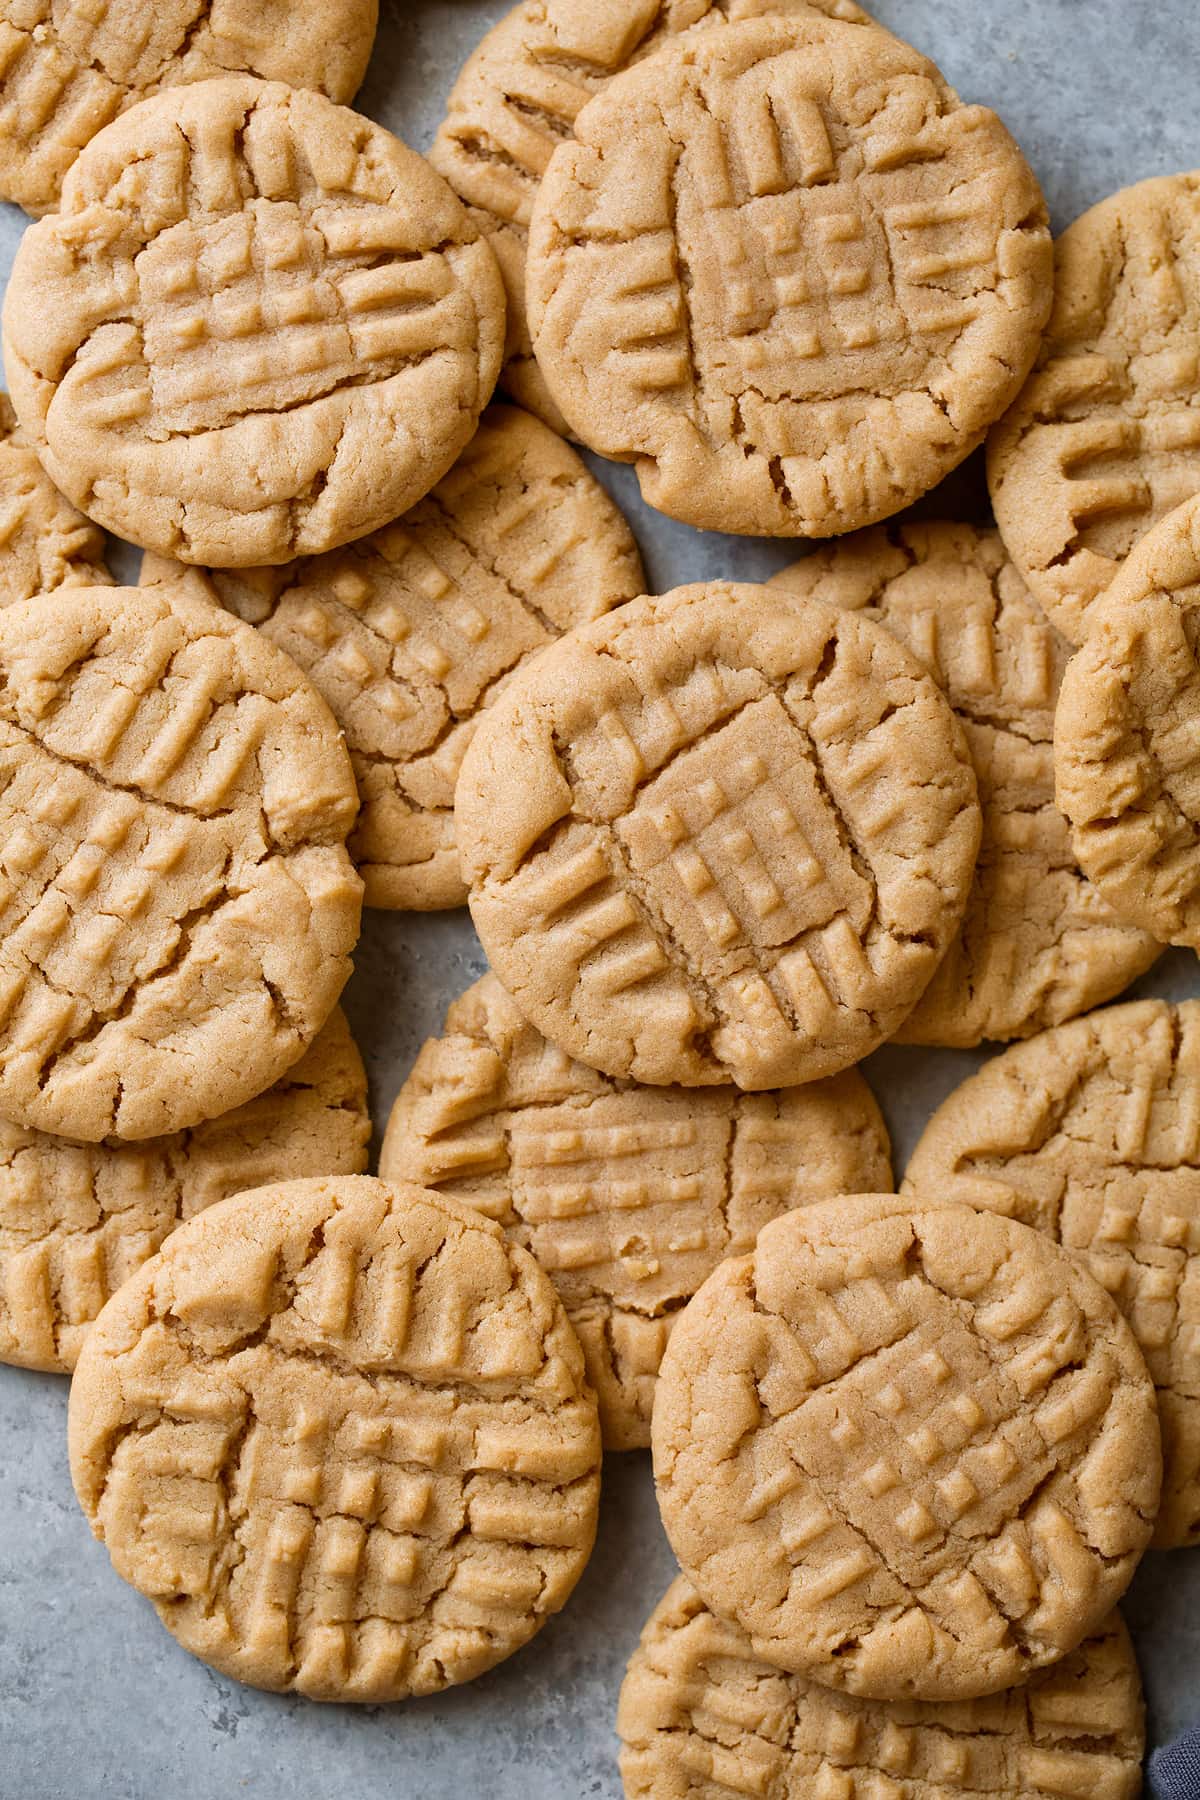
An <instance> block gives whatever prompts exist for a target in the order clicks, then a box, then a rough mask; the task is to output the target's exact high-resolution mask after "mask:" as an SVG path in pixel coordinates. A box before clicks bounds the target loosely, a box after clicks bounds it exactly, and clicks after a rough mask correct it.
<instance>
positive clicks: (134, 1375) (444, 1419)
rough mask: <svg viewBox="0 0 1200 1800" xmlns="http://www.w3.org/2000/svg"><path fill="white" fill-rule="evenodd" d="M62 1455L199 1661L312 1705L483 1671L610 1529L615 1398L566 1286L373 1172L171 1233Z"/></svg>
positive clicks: (108, 1321)
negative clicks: (603, 1401) (605, 1411)
mask: <svg viewBox="0 0 1200 1800" xmlns="http://www.w3.org/2000/svg"><path fill="white" fill-rule="evenodd" d="M68 1436H69V1445H70V1456H71V1474H72V1478H73V1480H74V1483H75V1491H76V1494H77V1495H78V1497H79V1502H80V1505H81V1506H82V1507H83V1510H84V1512H85V1513H86V1514H87V1516H88V1518H89V1520H90V1521H91V1524H92V1529H93V1531H94V1532H95V1534H96V1536H97V1537H99V1538H102V1539H103V1541H104V1543H105V1544H106V1546H107V1548H108V1552H109V1555H110V1556H111V1557H112V1560H113V1566H114V1567H115V1568H116V1570H117V1572H118V1574H120V1575H122V1576H123V1577H124V1579H125V1580H126V1581H129V1582H131V1583H132V1584H133V1586H134V1587H136V1588H138V1589H140V1591H141V1592H142V1593H143V1594H145V1595H146V1596H147V1597H148V1598H149V1599H150V1600H152V1601H153V1602H154V1606H155V1609H156V1610H157V1612H158V1615H159V1617H160V1619H161V1620H162V1621H163V1623H164V1625H166V1627H167V1629H168V1630H169V1631H171V1632H172V1633H173V1635H174V1636H175V1637H177V1638H178V1639H179V1641H180V1643H181V1644H182V1645H183V1646H184V1648H185V1649H187V1650H190V1651H191V1652H192V1654H193V1655H195V1656H198V1657H200V1658H202V1660H203V1661H205V1662H207V1663H210V1664H212V1666H213V1667H214V1668H217V1669H219V1670H221V1671H222V1673H223V1674H226V1675H230V1676H233V1677H234V1678H235V1679H236V1680H238V1681H248V1682H250V1683H252V1684H253V1685H254V1686H255V1687H264V1688H271V1689H276V1690H280V1691H285V1690H286V1691H293V1692H297V1693H302V1694H306V1695H308V1696H309V1698H311V1699H315V1700H358V1701H386V1700H399V1699H404V1698H406V1697H407V1696H409V1695H413V1694H428V1693H432V1692H434V1691H436V1690H437V1689H440V1688H444V1687H447V1686H450V1685H452V1684H453V1683H455V1682H461V1681H469V1680H471V1679H472V1678H473V1677H474V1676H476V1675H480V1674H482V1673H483V1672H484V1670H485V1669H490V1668H491V1667H492V1666H493V1665H494V1664H495V1663H498V1662H500V1661H501V1660H502V1659H503V1658H504V1657H506V1656H510V1655H511V1654H512V1652H513V1651H514V1650H518V1649H520V1647H521V1645H522V1644H524V1643H526V1642H527V1641H528V1640H529V1639H530V1638H531V1637H532V1636H533V1635H534V1633H535V1632H537V1631H538V1630H539V1629H540V1627H541V1626H542V1625H543V1624H544V1622H545V1620H546V1619H547V1618H548V1617H549V1616H550V1614H551V1613H554V1612H557V1611H558V1610H559V1608H560V1607H561V1606H562V1605H563V1604H564V1602H565V1601H566V1599H567V1597H568V1595H569V1594H570V1592H571V1590H572V1588H573V1587H574V1586H575V1583H576V1581H577V1580H578V1579H579V1576H580V1574H581V1573H582V1571H583V1568H584V1565H585V1563H586V1562H587V1559H588V1555H589V1553H590V1551H591V1547H592V1541H593V1538H594V1536H595V1529H596V1510H597V1504H598V1500H599V1491H600V1431H599V1426H598V1424H597V1420H596V1403H595V1400H594V1399H593V1397H592V1395H591V1393H590V1392H589V1391H588V1389H587V1387H586V1384H585V1382H584V1374H583V1356H582V1353H581V1351H580V1348H579V1344H578V1342H577V1340H576V1338H575V1335H574V1333H573V1332H572V1330H571V1327H570V1326H569V1325H568V1323H567V1320H566V1315H565V1314H564V1312H563V1309H562V1306H561V1304H560V1303H559V1301H558V1299H557V1297H556V1295H555V1292H554V1289H553V1287H552V1286H551V1285H550V1281H549V1279H548V1277H547V1276H546V1275H544V1274H543V1273H542V1271H541V1270H540V1269H539V1268H538V1266H537V1264H536V1263H535V1262H534V1260H533V1258H532V1257H531V1256H529V1255H527V1254H526V1252H525V1251H524V1250H521V1249H519V1248H517V1247H516V1246H515V1245H511V1244H508V1243H506V1241H505V1238H504V1234H503V1232H502V1231H501V1230H500V1228H499V1226H498V1225H493V1224H491V1223H490V1221H488V1220H487V1219H483V1218H481V1217H480V1216H479V1214H478V1213H473V1212H471V1211H470V1210H469V1209H468V1208H467V1207H463V1206H458V1205H457V1204H456V1203H455V1202H454V1201H451V1200H446V1199H443V1198H442V1197H440V1196H439V1195H435V1194H427V1193H423V1192H422V1191H421V1190H420V1189H419V1188H413V1187H408V1186H399V1187H388V1186H386V1185H385V1184H384V1183H383V1182H380V1181H372V1180H369V1179H368V1178H367V1177H365V1176H361V1175H359V1176H355V1175H348V1176H342V1177H340V1178H334V1179H331V1180H324V1181H293V1182H285V1183H283V1184H282V1185H279V1186H272V1187H264V1188H256V1189H254V1190H253V1191H252V1192H250V1193H247V1194H239V1195H236V1196H235V1197H234V1198H233V1199H230V1200H224V1201H221V1202H220V1203H219V1204H218V1205H216V1206H212V1207H209V1208H207V1209H206V1210H205V1211H204V1212H202V1213H198V1214H197V1215H196V1217H195V1218H193V1219H190V1220H189V1221H188V1223H187V1224H186V1225H181V1226H180V1228H179V1230H178V1231H176V1232H174V1233H172V1235H171V1236H170V1237H169V1238H168V1239H167V1241H166V1243H165V1244H164V1245H163V1247H162V1249H161V1250H160V1251H159V1252H158V1254H157V1256H155V1257H153V1258H152V1259H151V1260H150V1262H148V1263H147V1264H145V1266H144V1267H143V1268H141V1269H140V1270H139V1271H138V1272H137V1274H135V1275H133V1276H131V1278H130V1279H129V1280H128V1281H127V1282H126V1283H125V1284H124V1286H123V1287H122V1288H121V1289H120V1290H119V1292H118V1293H117V1294H115V1295H114V1296H113V1298H112V1299H111V1300H110V1301H109V1303H108V1305H107V1306H106V1307H105V1308H104V1311H103V1312H102V1313H101V1315H100V1317H99V1319H98V1320H97V1321H96V1323H95V1325H94V1326H93V1327H92V1330H91V1332H90V1333H89V1335H88V1338H87V1341H86V1343H85V1344H84V1346H83V1351H82V1354H81V1355H80V1358H79V1364H78V1367H77V1369H76V1371H75V1378H74V1380H73V1382H72V1384H71V1407H70V1420H69V1433H68Z"/></svg>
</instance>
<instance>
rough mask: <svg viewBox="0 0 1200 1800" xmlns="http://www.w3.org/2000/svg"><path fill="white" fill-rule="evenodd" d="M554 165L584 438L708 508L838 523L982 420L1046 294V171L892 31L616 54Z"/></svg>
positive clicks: (542, 347) (551, 375)
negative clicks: (622, 66)
mask: <svg viewBox="0 0 1200 1800" xmlns="http://www.w3.org/2000/svg"><path fill="white" fill-rule="evenodd" d="M574 129H575V136H574V138H573V139H572V140H570V141H568V142H565V143H563V144H561V145H560V146H559V147H558V149H556V150H555V152H554V154H553V156H552V157H551V159H550V162H549V165H548V167H547V169H546V173H545V176H544V177H543V180H542V183H541V186H540V188H539V189H538V195H537V200H536V203H535V206H534V213H533V220H532V223H531V226H530V235H529V258H528V264H527V272H528V275H527V298H528V306H529V321H530V327H531V330H532V334H533V342H534V348H535V351H536V354H537V359H538V364H539V367H540V369H541V372H542V374H543V376H544V377H545V379H546V382H547V385H548V386H549V389H550V393H551V396H552V398H553V399H554V401H555V403H556V404H557V406H558V407H559V408H560V410H561V411H562V413H563V415H564V417H565V418H566V420H567V421H568V423H569V424H570V426H571V428H572V430H573V431H574V432H575V433H576V434H577V435H578V437H579V438H580V439H581V441H582V442H583V443H585V444H588V445H589V446H590V447H591V448H592V449H593V450H598V451H600V452H601V453H602V454H603V455H605V456H610V457H614V458H615V459H616V460H617V461H619V462H628V463H633V464H634V465H635V467H636V469H637V474H638V480H639V482H640V484H641V489H642V493H643V496H644V497H645V499H646V500H647V501H648V502H649V503H650V504H651V505H652V506H656V507H658V508H659V509H660V510H661V511H663V512H666V513H669V514H670V515H671V516H672V517H674V518H678V519H682V520H684V521H686V522H687V523H689V524H692V525H698V526H701V527H704V528H707V529H714V530H723V531H732V532H741V533H753V534H765V535H768V536H773V537H830V536H836V535H838V534H840V533H842V532H845V531H850V530H852V529H854V528H855V527H856V526H860V525H869V524H872V523H873V522H874V521H876V520H878V519H881V518H886V517H888V516H889V515H890V514H892V513H895V512H898V511H899V510H900V509H901V508H902V507H903V506H906V505H908V504H909V502H911V501H913V500H916V499H918V498H919V497H920V496H921V495H922V494H923V493H925V492H926V491H927V490H928V489H929V488H931V487H933V486H934V485H935V484H936V483H937V482H938V481H940V480H941V478H942V477H943V476H944V475H946V474H947V473H948V472H949V471H950V470H951V469H953V468H954V467H955V466H956V465H957V464H958V463H960V462H961V461H962V460H963V458H964V457H965V456H966V455H967V454H968V453H969V451H971V450H972V449H973V448H974V447H975V445H976V444H977V443H978V442H979V441H980V439H981V438H982V436H983V433H984V432H985V431H986V429H987V427H988V426H989V425H991V424H992V423H993V422H994V421H995V420H996V419H997V418H998V417H999V416H1000V414H1001V413H1002V412H1003V411H1004V409H1005V407H1006V406H1008V404H1009V403H1010V401H1011V400H1012V399H1013V398H1014V397H1015V395H1016V393H1017V391H1018V389H1019V388H1020V385H1021V383H1022V381H1023V380H1024V377H1025V374H1026V372H1027V371H1028V369H1029V367H1030V365H1031V364H1032V362H1033V359H1034V356H1035V354H1036V352H1037V346H1038V342H1039V340H1040V337H1041V331H1042V327H1043V325H1044V324H1045V321H1046V317H1047V315H1048V313H1049V309H1050V302H1051V271H1052V253H1051V243H1050V235H1049V231H1048V228H1047V223H1046V208H1045V203H1044V201H1043V200H1042V196H1041V192H1040V190H1039V188H1038V185H1037V182H1036V180H1035V179H1034V176H1033V174H1032V172H1031V170H1030V169H1029V166H1028V164H1027V163H1026V162H1025V159H1024V157H1023V156H1022V155H1021V153H1020V151H1019V149H1018V148H1017V146H1016V144H1015V143H1014V142H1013V140H1012V138H1011V137H1010V136H1009V134H1008V132H1007V131H1006V130H1005V128H1004V126H1003V125H1002V124H1001V122H1000V120H999V119H998V118H997V117H996V115H995V114H994V113H991V112H989V111H987V110H986V109H985V108H983V107H979V106H964V105H963V104H962V103H961V102H960V101H959V99H958V97H957V95H956V94H955V93H954V92H953V90H952V89H951V88H949V87H948V86H947V85H946V83H945V81H944V80H943V78H942V76H941V75H940V74H939V72H938V71H937V69H935V68H934V66H933V64H932V63H930V62H928V61H927V60H926V59H925V58H924V57H923V56H920V55H919V54H918V53H917V52H916V51H915V50H912V49H910V48H909V47H908V46H907V45H905V44H901V43H900V42H899V41H898V40H897V39H895V38H892V37H890V36H889V35H888V34H887V33H886V32H883V31H875V30H872V29H869V28H864V27H862V26H857V25H850V24H845V23H841V22H839V21H837V20H831V19H826V18H817V19H813V18H812V17H807V18H804V17H800V16H793V15H790V14H789V15H788V16H787V17H786V18H762V19H758V20H746V21H743V22H742V23H740V24H735V25H728V26H725V27H723V28H722V29H721V30H717V31H709V32H700V33H699V34H696V35H693V36H688V37H685V38H679V39H675V40H674V41H673V42H671V43H669V44H668V45H666V47H664V48H663V49H661V50H659V51H657V52H656V54H655V55H654V56H653V57H650V58H648V59H646V60H645V61H643V62H640V63H638V64H636V65H635V66H634V67H633V68H630V69H627V70H625V71H624V73H623V74H621V75H618V76H617V77H616V78H615V79H614V80H613V81H611V82H610V83H609V84H608V86H607V87H606V88H605V89H604V91H603V92H602V93H600V94H598V95H597V96H596V97H595V98H594V99H592V100H590V101H589V102H588V104H587V106H586V107H585V108H584V109H583V111H582V112H581V113H580V114H579V116H578V117H577V119H576V120H575V127H574Z"/></svg>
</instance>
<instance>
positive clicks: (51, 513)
mask: <svg viewBox="0 0 1200 1800" xmlns="http://www.w3.org/2000/svg"><path fill="white" fill-rule="evenodd" d="M111 580H112V576H111V575H110V574H109V572H108V569H107V568H106V566H105V562H104V533H103V532H102V531H99V530H97V528H96V526H95V525H93V524H92V522H91V520H90V519H85V518H84V516H83V514H82V513H78V512H76V510H75V508H74V507H73V506H72V505H71V503H70V501H69V500H67V499H65V498H64V496H63V495H62V494H60V493H59V491H58V489H57V488H56V487H55V485H54V483H53V482H52V481H51V479H50V477H49V476H48V475H47V473H46V471H45V469H43V467H42V465H41V463H40V462H39V461H38V459H37V457H36V456H35V454H34V452H33V449H32V448H31V446H30V445H29V443H28V442H27V440H26V438H25V437H24V435H23V434H22V432H21V431H20V429H19V427H18V425H17V418H16V414H15V413H14V412H13V409H12V407H11V405H10V404H9V400H8V395H7V394H0V606H7V605H8V603H9V602H10V601H11V600H28V599H29V598H30V597H31V596H32V595H34V594H48V593H52V592H53V590H54V589H55V588H59V587H103V586H104V585H105V584H106V583H107V582H110V581H111Z"/></svg>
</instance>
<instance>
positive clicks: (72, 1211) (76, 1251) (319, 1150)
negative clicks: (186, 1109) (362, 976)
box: [0, 1010, 371, 1373]
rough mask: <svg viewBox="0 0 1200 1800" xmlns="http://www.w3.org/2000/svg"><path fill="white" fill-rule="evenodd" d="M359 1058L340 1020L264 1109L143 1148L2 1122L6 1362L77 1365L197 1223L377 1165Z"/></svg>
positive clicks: (0, 1337) (252, 1107) (0, 1319)
mask: <svg viewBox="0 0 1200 1800" xmlns="http://www.w3.org/2000/svg"><path fill="white" fill-rule="evenodd" d="M370 1135H371V1121H370V1118H369V1116H368V1113H367V1078H366V1073H365V1071H364V1069H363V1066H362V1058H361V1057H360V1056H359V1054H358V1051H357V1049H356V1048H355V1044H354V1040H353V1038H352V1037H351V1036H350V1028H349V1026H348V1025H347V1023H346V1020H345V1017H344V1016H343V1014H342V1013H341V1011H340V1010H335V1011H334V1013H333V1014H332V1015H331V1017H330V1018H329V1020H328V1022H327V1023H326V1024H325V1025H324V1026H323V1027H322V1028H321V1030H320V1031H319V1032H318V1034H317V1036H316V1038H315V1039H314V1041H313V1043H312V1045H311V1046H310V1047H309V1049H308V1051H307V1052H306V1053H305V1055H304V1056H302V1057H301V1059H300V1061H299V1062H298V1063H296V1064H295V1065H294V1066H293V1067H292V1068H290V1069H289V1070H288V1071H287V1073H286V1074H285V1075H282V1076H281V1077H280V1079H279V1080H278V1081H277V1082H276V1083H275V1085H274V1087H270V1088H268V1089H267V1091H266V1093H265V1094H260V1095H259V1096H258V1097H257V1099H254V1100H247V1101H246V1102H245V1103H244V1105H242V1106H239V1107H235V1109H234V1110H233V1112H229V1113H223V1114H222V1116H221V1117H220V1118H219V1119H211V1120H209V1121H208V1122H207V1123H205V1124H203V1125H197V1126H194V1127H193V1129H192V1130H190V1131H179V1132H176V1133H174V1134H173V1135H172V1136H171V1137H166V1138H153V1139H151V1140H149V1141H148V1142H146V1143H142V1144H122V1143H119V1142H116V1141H113V1142H111V1143H107V1144H76V1143H71V1142H70V1141H69V1140H68V1139H66V1138H59V1137H51V1136H50V1135H49V1133H48V1132H44V1131H30V1130H27V1129H25V1128H24V1127H23V1126H20V1125H10V1124H9V1123H8V1122H7V1121H6V1120H0V1361H4V1362H11V1363H21V1364H23V1365H24V1366H25V1367H26V1368H32V1369H50V1370H61V1371H63V1372H64V1373H65V1372H66V1371H68V1370H70V1369H73V1368H74V1366H75V1361H76V1358H77V1357H78V1355H79V1348H80V1345H81V1344H82V1343H83V1340H84V1338H85V1337H86V1336H87V1333H88V1330H89V1329H90V1327H91V1323H92V1321H93V1319H95V1317H96V1315H97V1314H98V1313H99V1311H100V1308H101V1307H102V1306H103V1305H104V1303H105V1302H106V1301H107V1300H108V1299H109V1297H110V1296H111V1295H112V1294H115V1293H116V1291H117V1289H118V1288H119V1287H120V1285H121V1283H122V1282H123V1281H125V1280H127V1279H128V1277H129V1276H130V1275H132V1274H133V1272H134V1270H135V1269H139V1268H140V1267H141V1266H142V1264H143V1263H144V1262H145V1261H146V1260H147V1259H148V1258H149V1257H150V1256H152V1255H153V1254H154V1252H155V1251H156V1250H157V1249H158V1248H159V1246H160V1244H161V1243H162V1242H163V1239H164V1238H165V1237H166V1236H167V1234H168V1232H171V1231H174V1229H175V1227H176V1226H177V1225H178V1224H179V1223H180V1222H181V1221H182V1220H184V1219H190V1218H191V1217H192V1215H193V1213H197V1212H199V1211H201V1209H202V1208H203V1207H205V1206H211V1205H212V1204H213V1202H214V1201H216V1200H223V1199H225V1198H226V1196H227V1195H229V1194H236V1193H240V1192H241V1191H242V1189H243V1188H251V1187H260V1186H262V1185H264V1184H265V1183H267V1182H278V1181H287V1180H290V1179H292V1178H293V1177H296V1176H301V1175H355V1174H358V1173H360V1172H361V1171H362V1170H363V1169H365V1168H366V1166H367V1142H368V1140H369V1138H370Z"/></svg>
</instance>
